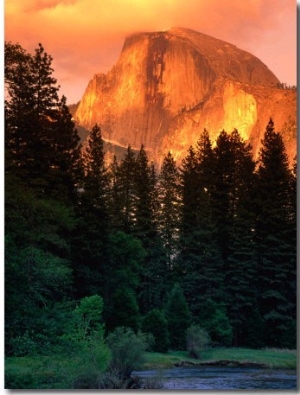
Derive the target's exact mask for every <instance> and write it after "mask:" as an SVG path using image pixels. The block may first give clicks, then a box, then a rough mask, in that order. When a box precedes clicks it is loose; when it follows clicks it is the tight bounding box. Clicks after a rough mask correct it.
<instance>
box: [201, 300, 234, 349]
mask: <svg viewBox="0 0 300 395" xmlns="http://www.w3.org/2000/svg"><path fill="white" fill-rule="evenodd" d="M198 323H200V324H201V327H203V328H204V329H205V330H207V332H208V333H209V335H210V337H211V341H212V342H213V343H214V345H217V346H225V347H227V346H230V345H231V344H232V339H233V331H232V326H231V324H230V320H229V318H228V316H227V314H226V310H225V308H224V307H223V306H222V305H220V304H217V303H216V302H214V301H213V300H211V299H208V300H207V301H205V303H203V305H202V309H201V313H200V314H199V317H198Z"/></svg>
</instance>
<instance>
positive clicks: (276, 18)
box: [5, 0, 296, 99]
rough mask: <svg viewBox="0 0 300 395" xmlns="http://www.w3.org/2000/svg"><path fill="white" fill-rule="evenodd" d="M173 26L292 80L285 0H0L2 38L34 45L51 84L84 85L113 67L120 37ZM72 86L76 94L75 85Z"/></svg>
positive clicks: (290, 5)
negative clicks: (47, 62) (51, 74)
mask: <svg viewBox="0 0 300 395" xmlns="http://www.w3.org/2000/svg"><path fill="white" fill-rule="evenodd" d="M293 18H294V19H293ZM175 26H180V27H188V28H191V29H195V30H197V31H200V32H203V33H206V34H209V35H211V36H214V37H216V38H219V39H222V40H225V41H228V42H231V43H233V44H235V45H237V46H238V47H240V48H242V49H245V50H248V51H249V52H252V53H253V54H254V55H256V56H258V57H260V58H261V59H262V60H263V61H264V62H265V63H266V64H267V65H268V66H269V67H270V68H271V69H272V70H273V68H272V65H273V64H275V66H276V67H278V69H281V70H282V71H281V72H282V73H283V74H284V70H286V73H287V74H289V75H292V74H294V77H292V78H295V75H296V72H295V68H296V50H295V47H296V5H295V3H294V1H293V0H284V1H282V0H248V1H241V0H226V1H224V0H188V1H187V0H101V1H100V0H99V1H91V0H60V1H59V0H22V1H20V0H6V9H5V37H6V39H7V40H11V41H13V42H19V43H20V44H21V45H22V46H24V47H25V48H26V49H28V50H30V51H32V50H33V49H34V48H35V47H36V46H37V43H38V42H42V43H43V45H44V47H45V48H46V50H47V52H48V53H50V54H51V55H52V56H53V58H54V67H55V70H56V76H57V78H58V79H59V82H61V80H63V81H69V80H72V81H83V79H85V80H86V83H85V85H87V82H88V80H89V79H90V78H91V77H92V75H93V74H94V73H96V72H101V71H106V70H107V69H109V68H110V67H111V66H112V65H113V63H114V62H115V61H116V60H117V57H118V55H119V53H120V51H121V48H122V45H123V42H124V38H125V37H126V36H127V35H129V34H130V33H132V32H136V31H154V30H167V29H169V28H171V27H175ZM281 53H285V55H286V58H285V59H281V60H280V54H281ZM277 57H278V58H277ZM287 58H289V59H290V60H289V63H290V64H288V62H287V61H286V59H287ZM274 60H276V61H274ZM292 66H293V67H294V71H288V68H289V67H290V68H291V70H292ZM275 74H276V70H275ZM287 79H288V78H285V81H287ZM61 85H62V86H63V84H62V83H61ZM74 85H76V83H74V82H73V86H72V96H73V95H74V93H73V92H74V90H75V87H74ZM64 86H65V87H66V88H67V89H69V90H70V91H71V87H70V85H69V84H66V85H64ZM77 86H78V92H79V93H78V96H77V97H78V99H79V98H80V95H82V93H83V92H82V90H83V89H84V88H83V82H82V83H80V82H78V83H77ZM66 94H67V97H68V92H66Z"/></svg>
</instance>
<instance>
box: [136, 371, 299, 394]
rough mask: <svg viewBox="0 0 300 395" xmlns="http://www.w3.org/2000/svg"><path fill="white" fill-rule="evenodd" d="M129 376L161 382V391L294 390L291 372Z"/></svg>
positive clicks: (168, 372) (166, 373)
mask: <svg viewBox="0 0 300 395" xmlns="http://www.w3.org/2000/svg"><path fill="white" fill-rule="evenodd" d="M133 375H136V376H139V377H141V378H144V379H147V378H151V377H157V378H159V379H161V380H162V382H163V383H164V384H163V389H168V390H169V389H170V390H172V389H177V390H183V389H190V390H191V389H202V390H238V389H244V390H258V389H264V390H296V389H297V374H296V371H295V370H282V369H262V368H248V367H204V366H202V367H180V368H172V369H160V370H144V371H138V372H134V373H133Z"/></svg>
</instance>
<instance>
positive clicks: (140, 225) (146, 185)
mask: <svg viewBox="0 0 300 395" xmlns="http://www.w3.org/2000/svg"><path fill="white" fill-rule="evenodd" d="M153 181H154V182H155V178H154V180H153V176H152V173H151V167H150V166H149V164H148V157H147V153H146V151H145V148H144V146H143V145H142V146H141V149H140V151H139V153H138V155H137V157H136V162H135V172H134V184H135V194H136V199H135V223H134V235H135V236H136V237H137V238H139V239H140V240H141V241H142V243H143V245H144V247H145V248H146V249H148V247H149V246H150V245H151V244H152V243H151V241H152V239H153V237H154V236H155V235H156V230H155V227H154V213H153V210H152V209H153V203H152V201H151V198H153V191H154V188H155V185H154V184H153Z"/></svg>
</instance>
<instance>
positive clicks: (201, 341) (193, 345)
mask: <svg viewBox="0 0 300 395" xmlns="http://www.w3.org/2000/svg"><path fill="white" fill-rule="evenodd" d="M186 343H187V351H188V352H189V354H190V356H191V357H192V358H197V359H198V358H199V357H200V352H201V350H203V349H205V348H207V347H208V346H209V344H210V337H209V334H208V333H207V331H206V330H205V329H203V328H201V327H200V326H198V325H191V326H190V327H189V328H188V329H187V333H186Z"/></svg>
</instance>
